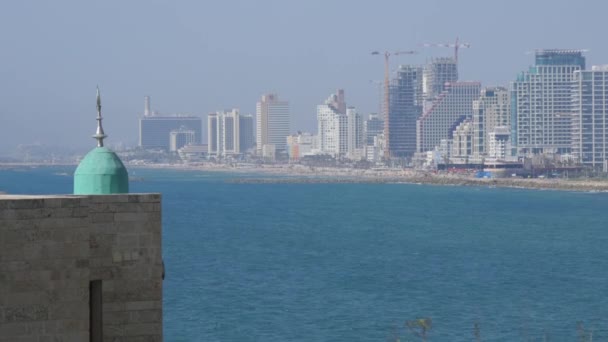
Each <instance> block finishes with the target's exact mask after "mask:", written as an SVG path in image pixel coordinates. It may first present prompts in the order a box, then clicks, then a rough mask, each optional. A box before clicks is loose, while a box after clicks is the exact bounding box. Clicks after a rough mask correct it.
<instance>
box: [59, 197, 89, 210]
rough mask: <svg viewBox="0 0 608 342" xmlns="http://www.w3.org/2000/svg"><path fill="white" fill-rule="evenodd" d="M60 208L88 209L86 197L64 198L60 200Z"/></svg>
mask: <svg viewBox="0 0 608 342" xmlns="http://www.w3.org/2000/svg"><path fill="white" fill-rule="evenodd" d="M61 207H63V208H79V207H88V199H87V198H86V197H64V198H62V199H61Z"/></svg>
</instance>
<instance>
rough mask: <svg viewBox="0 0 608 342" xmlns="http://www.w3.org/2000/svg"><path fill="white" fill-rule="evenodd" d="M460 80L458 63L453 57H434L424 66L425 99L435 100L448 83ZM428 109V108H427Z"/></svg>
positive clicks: (423, 86)
mask: <svg viewBox="0 0 608 342" xmlns="http://www.w3.org/2000/svg"><path fill="white" fill-rule="evenodd" d="M456 81H458V65H457V64H456V60H455V59H454V58H451V57H441V58H434V59H432V60H431V62H430V63H428V64H427V65H426V66H425V67H424V76H423V79H422V88H423V96H424V100H425V101H433V100H434V99H435V98H436V97H437V96H439V95H441V93H442V92H443V91H444V90H445V89H446V84H447V83H454V82H456ZM425 110H426V108H425Z"/></svg>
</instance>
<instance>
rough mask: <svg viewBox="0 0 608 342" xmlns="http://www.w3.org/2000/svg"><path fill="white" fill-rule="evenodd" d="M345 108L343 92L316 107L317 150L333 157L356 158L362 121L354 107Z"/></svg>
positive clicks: (360, 143)
mask: <svg viewBox="0 0 608 342" xmlns="http://www.w3.org/2000/svg"><path fill="white" fill-rule="evenodd" d="M341 108H346V103H345V102H344V91H343V90H341V89H339V90H338V92H337V94H332V95H330V96H329V98H328V99H327V100H325V103H323V104H322V105H318V106H317V127H318V139H319V150H320V151H321V152H322V153H326V154H329V155H331V156H334V157H348V158H356V156H357V154H362V152H361V151H359V152H361V153H358V152H357V150H358V149H361V148H362V146H363V138H364V136H363V120H362V119H361V115H360V114H358V113H357V111H356V109H355V108H354V107H348V108H346V109H345V111H344V112H341V110H342V109H341Z"/></svg>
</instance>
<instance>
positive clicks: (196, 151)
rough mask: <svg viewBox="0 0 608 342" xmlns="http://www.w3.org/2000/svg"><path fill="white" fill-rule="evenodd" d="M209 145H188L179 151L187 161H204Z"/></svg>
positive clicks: (182, 158)
mask: <svg viewBox="0 0 608 342" xmlns="http://www.w3.org/2000/svg"><path fill="white" fill-rule="evenodd" d="M207 152H208V145H186V146H184V147H182V148H180V149H179V150H177V153H178V155H179V157H180V159H181V160H182V161H183V162H185V163H194V162H202V161H204V160H205V159H206V158H207Z"/></svg>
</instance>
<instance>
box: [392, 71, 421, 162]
mask: <svg viewBox="0 0 608 342" xmlns="http://www.w3.org/2000/svg"><path fill="white" fill-rule="evenodd" d="M422 74H423V71H422V68H421V67H418V66H412V65H402V66H400V67H399V70H398V71H397V77H396V78H395V79H394V80H393V81H392V83H391V87H390V96H389V101H390V105H389V115H388V118H387V119H386V120H385V122H384V136H385V138H386V151H385V157H386V158H411V157H412V155H413V154H414V152H415V151H416V120H417V119H418V118H419V117H420V115H421V114H422V89H423V85H422V83H423V82H422V78H423V76H422Z"/></svg>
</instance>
